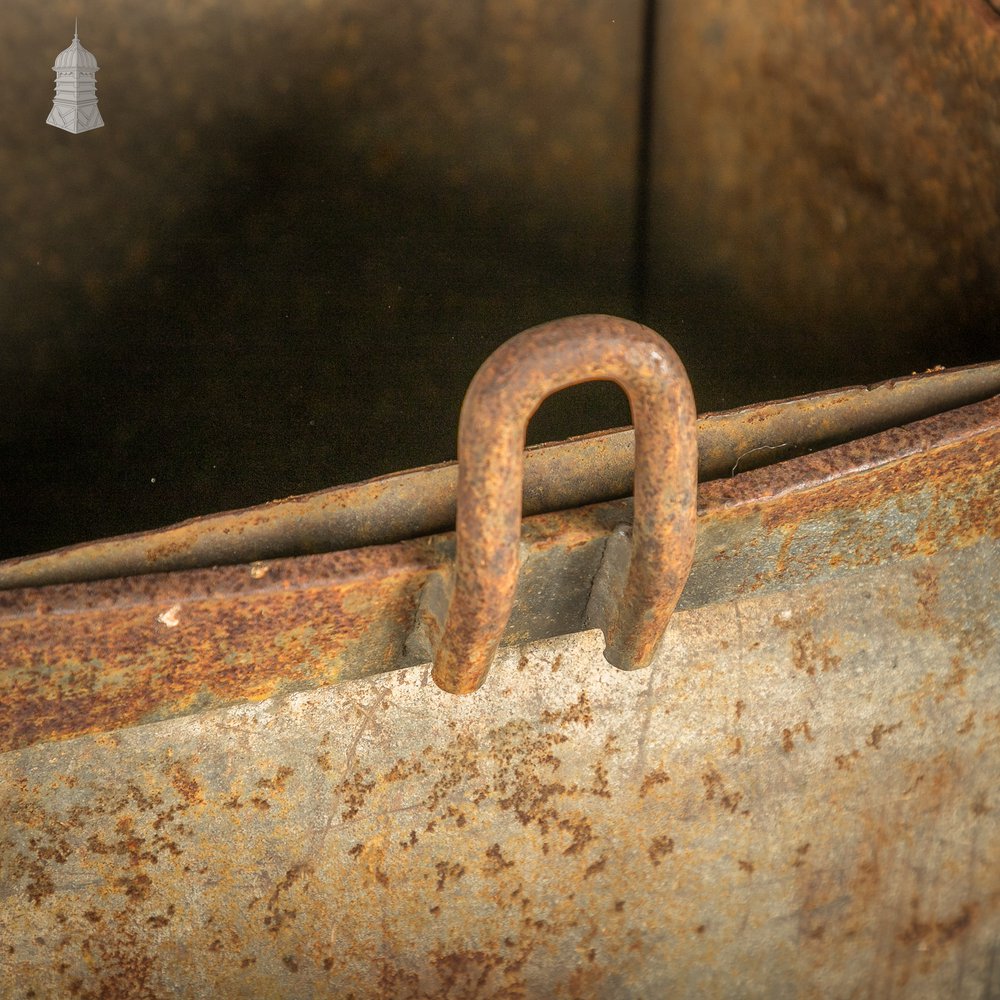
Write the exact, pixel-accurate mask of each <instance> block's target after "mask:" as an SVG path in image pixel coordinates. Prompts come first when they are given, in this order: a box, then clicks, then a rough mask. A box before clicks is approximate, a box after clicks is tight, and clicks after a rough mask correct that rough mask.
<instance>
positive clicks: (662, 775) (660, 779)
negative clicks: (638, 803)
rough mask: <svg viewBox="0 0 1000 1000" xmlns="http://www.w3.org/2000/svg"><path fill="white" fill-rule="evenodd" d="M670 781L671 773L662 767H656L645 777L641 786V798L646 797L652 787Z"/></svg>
mask: <svg viewBox="0 0 1000 1000" xmlns="http://www.w3.org/2000/svg"><path fill="white" fill-rule="evenodd" d="M669 781H670V775H669V774H667V772H666V771H664V770H663V768H662V767H658V768H656V770H655V771H650V772H649V773H648V774H647V775H646V776H645V777H644V778H643V779H642V784H641V785H640V786H639V798H640V799H644V798H645V797H646V796H647V795H648V794H649V793H650V791H652V789H654V788H656V787H657V786H658V785H666V784H668V783H669Z"/></svg>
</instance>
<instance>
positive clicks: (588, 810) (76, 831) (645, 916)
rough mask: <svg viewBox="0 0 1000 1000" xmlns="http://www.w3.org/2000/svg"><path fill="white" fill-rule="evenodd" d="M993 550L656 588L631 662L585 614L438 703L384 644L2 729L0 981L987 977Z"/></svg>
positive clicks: (864, 982)
mask: <svg viewBox="0 0 1000 1000" xmlns="http://www.w3.org/2000/svg"><path fill="white" fill-rule="evenodd" d="M831 518H832V520H831ZM994 529H995V523H994ZM812 530H813V531H815V532H826V533H827V534H828V535H831V536H832V535H835V533H836V530H837V521H836V519H835V518H834V517H833V515H832V514H830V513H827V514H826V515H821V516H818V517H817V518H815V519H814V520H813V521H812ZM997 565H998V564H997V560H996V541H995V538H990V537H986V536H981V537H979V538H978V539H976V540H971V541H970V543H969V544H967V545H964V546H962V547H960V548H958V549H951V550H947V551H945V550H941V551H938V552H937V553H934V554H918V555H914V556H913V557H912V558H899V559H895V560H890V561H888V562H886V563H885V564H883V565H875V566H870V567H865V568H858V569H855V570H854V571H852V572H851V573H848V574H843V575H841V576H839V577H837V578H836V579H830V580H827V581H824V582H817V583H815V584H813V585H811V586H803V587H796V588H793V589H775V590H772V591H771V592H768V593H748V594H746V595H744V596H741V597H738V598H735V599H724V600H720V601H718V602H716V603H712V604H706V605H703V606H702V607H699V608H693V609H689V610H682V611H678V612H677V613H676V614H675V616H674V619H673V621H672V623H671V627H670V629H669V630H668V632H667V638H666V641H665V643H664V645H663V647H662V649H661V651H660V653H659V656H658V659H657V662H656V664H655V666H654V667H653V669H652V670H650V671H646V672H636V673H623V672H619V671H616V670H614V669H612V668H610V667H609V666H608V665H607V664H606V662H605V661H604V660H603V657H602V656H601V644H600V642H599V639H598V636H597V634H596V633H589V632H588V633H584V634H580V635H577V636H573V637H564V638H559V639H553V640H548V641H545V642H541V643H536V644H533V645H530V646H527V647H525V648H523V649H510V650H507V651H505V652H502V653H501V655H500V657H499V659H498V662H497V665H496V666H495V667H494V670H493V672H492V674H491V676H490V682H489V683H488V684H487V685H486V686H485V687H484V688H483V689H481V690H480V691H479V692H477V693H476V694H475V695H473V696H469V697H465V698H456V697H454V696H450V695H446V694H444V693H443V692H441V691H439V690H438V689H437V688H436V687H435V686H434V685H433V684H432V683H431V681H430V677H429V668H427V667H413V668H409V669H406V670H402V671H396V672H393V673H389V674H385V675H381V676H378V677H375V678H369V679H362V680H356V681H349V682H346V683H342V684H339V685H335V686H333V687H328V688H325V689H322V690H317V691H311V692H303V693H299V694H293V695H290V696H288V697H285V698H282V699H278V700H272V701H268V702H264V703H262V704H259V705H256V706H252V707H237V708H230V709H227V710H223V711H217V712H206V713H202V714H200V715H197V716H194V717H192V718H185V719H176V720H170V721H166V722H162V723H157V724H152V725H148V726H141V727H136V728H132V729H128V730H123V731H120V732H116V733H113V734H103V735H96V736H87V737H81V738H77V739H74V740H69V741H65V742H62V743H59V744H49V745H38V746H35V747H31V748H27V749H24V750H20V751H17V752H11V753H8V754H5V755H3V757H2V758H0V769H2V770H0V774H2V779H3V784H2V798H3V801H2V810H3V815H4V816H5V817H7V819H8V822H7V824H6V828H5V829H4V831H3V834H2V835H0V894H2V896H3V908H2V911H0V948H2V950H3V962H2V963H0V991H2V992H3V994H4V995H5V996H12V997H13V996H17V997H22V996H36V997H41V996H77V997H102V998H114V997H123V998H124V997H130V998H132V997H146V998H154V997H155V998H160V997H170V996H192V995H210V996H220V997H236V996H278V995H283V996H293V995H294V996H315V997H321V996H322V997H326V996H329V997H347V996H354V997H356V998H360V997H431V996H435V997H437V996H452V997H473V996H476V997H529V996H552V997H575V996H606V997H612V996H613V997H649V996H668V995H669V996H699V997H700V996H720V997H722V996H726V997H731V996H774V997H817V998H818V997H824V998H825V997H868V996H870V997H902V996H905V997H927V998H937V997H941V996H954V997H970V998H971V997H976V998H979V997H982V996H985V995H990V991H991V990H993V991H995V990H996V989H997V986H998V981H997V977H998V975H1000V970H998V969H997V967H996V962H995V960H994V957H995V948H996V940H997V931H998V913H997V907H998V903H1000V866H998V865H997V863H996V862H997V858H998V856H1000V803H998V802H997V800H996V782H995V777H996V774H997V769H998V766H1000V741H998V720H1000V690H998V674H997V670H996V665H997V655H998V635H997V621H996V601H995V597H996V592H997V587H998V586H1000V578H998V570H997Z"/></svg>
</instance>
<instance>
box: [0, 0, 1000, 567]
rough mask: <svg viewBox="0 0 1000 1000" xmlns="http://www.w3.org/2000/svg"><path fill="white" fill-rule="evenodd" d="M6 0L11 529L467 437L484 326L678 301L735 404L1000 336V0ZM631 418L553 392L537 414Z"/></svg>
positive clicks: (697, 377) (692, 357) (623, 410)
mask: <svg viewBox="0 0 1000 1000" xmlns="http://www.w3.org/2000/svg"><path fill="white" fill-rule="evenodd" d="M75 13H76V9H75V8H73V7H72V5H66V4H52V5H47V6H46V7H45V9H44V11H43V10H42V8H39V6H38V5H37V3H35V2H34V0H6V2H5V3H4V5H3V11H2V12H0V45H2V46H4V51H3V58H2V59H0V80H2V83H3V92H4V94H5V95H6V97H5V109H4V119H5V121H4V131H5V133H6V135H5V139H4V142H3V143H2V144H0V183H2V184H3V190H4V197H3V199H2V200H0V222H2V239H3V244H2V246H3V249H2V253H0V310H2V312H0V320H2V322H0V351H2V355H0V361H2V378H3V384H2V385H0V390H2V393H3V401H4V405H3V408H2V421H0V462H2V469H3V473H2V495H0V556H13V555H18V554H23V553H27V552H33V551H41V550H45V549H48V548H53V547H56V546H60V545H66V544H70V543H73V542H78V541H83V540H86V539H90V538H96V537H100V536H103V535H109V534H117V533H121V532H126V531H136V530H140V529H145V528H150V527H155V526H158V525H162V524H166V523H170V522H172V521H176V520H179V519H182V518H186V517H190V516H193V515H196V514H200V513H208V512H211V511H216V510H222V509H226V508H231V507H239V506H246V505H250V504H256V503H259V502H263V501H266V500H270V499H273V498H275V497H279V496H285V495H288V494H291V493H300V492H305V491H310V490H315V489H320V488H323V487H325V486H329V485H333V484H337V483H344V482H350V481H354V480H358V479H362V478H365V477H369V476H373V475H377V474H380V473H384V472H388V471H393V470H397V469H403V468H407V467H412V466H416V465H421V464H425V463H430V462H436V461H441V460H445V459H449V458H452V457H454V453H455V431H456V426H457V419H458V411H459V406H460V403H461V399H462V394H463V392H464V390H465V387H466V385H467V384H468V381H469V379H470V378H471V376H472V375H473V373H474V371H475V370H476V368H477V367H478V365H479V364H480V363H481V362H482V360H483V359H484V358H485V357H486V356H487V355H488V354H489V353H490V351H491V350H492V349H493V348H495V347H496V346H497V345H498V344H500V343H501V342H502V341H504V340H505V339H507V338H508V337H510V336H511V335H513V334H514V333H516V332H517V331H519V330H521V329H523V328H525V327H528V326H531V325H533V324H536V323H539V322H542V321H545V320H549V319H553V318H556V317H559V316H562V315H567V314H572V313H580V312H607V313H614V314H618V315H622V316H626V317H630V318H633V319H638V320H641V321H642V322H645V323H647V324H648V325H650V326H652V327H653V328H655V329H657V330H658V331H660V332H661V333H663V334H664V335H665V336H666V337H667V338H668V339H669V340H670V341H671V342H672V343H673V345H674V346H675V348H676V350H677V351H678V353H679V354H680V356H681V358H682V360H683V361H684V362H685V364H686V365H687V368H688V371H689V374H690V376H691V379H692V383H693V385H694V389H695V396H696V399H697V401H698V406H699V410H701V411H705V410H710V409H720V408H728V407H733V406H737V405H740V404H744V403H748V402H753V401H758V400H763V399H768V398H778V397H782V396H787V395H792V394H797V393H805V392H810V391H814V390H817V389H822V388H828V387H833V386H837V385H843V384H850V383H858V382H871V381H876V380H879V379H883V378H889V377H892V376H895V375H900V374H908V373H910V372H912V371H919V370H923V369H926V368H930V367H933V366H936V365H945V366H951V365H957V364H964V363H969V362H973V361H977V360H986V359H989V358H994V357H996V356H997V355H1000V349H998V340H1000V337H998V314H1000V310H998V304H1000V168H998V164H1000V16H998V15H997V13H996V12H995V11H994V9H993V7H992V6H991V5H990V4H989V3H987V2H986V0H968V2H963V3H949V4H944V3H930V4H929V3H923V2H918V0H906V2H903V3H898V4H890V5H874V6H869V5H860V4H857V3H856V2H849V0H835V2H832V3H829V4H810V3H807V2H806V0H796V2H792V0H778V2H776V3H772V4H767V5H763V6H762V5H760V4H755V3H752V2H750V0H727V2H725V3H723V2H721V0H708V2H705V3H701V4H686V3H682V2H680V0H642V2H639V0H636V2H630V0H588V2H583V3H581V2H578V0H573V2H552V0H548V2H546V3H534V2H519V3H498V2H490V0H468V2H466V0H463V2H458V0H422V2H419V3H406V4H399V3H395V2H390V0H377V2H371V0H364V2H362V0H354V2H350V0H285V2H282V3H278V2H276V0H242V2H239V3H236V2H232V3H228V4H218V3H211V2H207V0H188V2H185V3H184V4H172V5H171V4H164V3H162V2H159V0H142V2H139V3H135V4H131V5H127V6H122V5H120V4H117V3H113V2H111V0H93V2H91V3H89V4H88V5H87V8H86V10H85V11H81V13H82V19H81V22H80V38H81V40H82V42H83V44H84V45H85V46H86V47H87V48H89V49H90V50H91V51H92V52H93V53H94V54H95V55H96V57H97V59H98V62H99V64H100V66H101V70H100V72H99V73H98V76H97V84H98V88H97V92H98V98H99V101H100V107H101V111H102V114H103V117H104V120H105V122H106V125H105V127H104V128H102V129H99V130H96V131H93V132H90V133H84V134H81V135H72V134H69V133H66V132H63V131H60V130H58V129H55V128H52V127H51V126H48V125H46V124H45V117H46V114H47V113H48V109H49V105H50V101H51V95H52V83H53V74H52V72H51V69H50V67H51V66H52V62H53V60H54V57H55V55H56V54H57V53H58V52H59V51H60V50H61V49H63V48H65V47H66V46H67V45H68V44H69V42H70V39H71V37H72V28H73V16H74V14H75ZM627 422H628V411H627V407H626V404H625V401H624V399H623V397H622V396H621V395H620V393H619V391H618V390H617V389H615V388H614V387H612V386H608V385H591V386H582V387H578V388H576V389H573V390H571V391H569V392H567V393H564V394H563V395H562V396H560V397H556V398H554V399H552V400H550V401H549V402H547V403H546V404H545V405H544V407H543V408H542V410H541V412H540V413H539V414H538V416H537V417H536V418H535V420H534V421H533V424H532V428H531V435H530V439H531V440H533V441H538V440H546V439H556V438H560V437H565V436H568V435H570V434H575V433H582V432H585V431H589V430H596V429H600V428H604V427H611V426H617V425H622V424H625V423H627Z"/></svg>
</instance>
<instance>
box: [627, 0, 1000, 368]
mask: <svg viewBox="0 0 1000 1000" xmlns="http://www.w3.org/2000/svg"><path fill="white" fill-rule="evenodd" d="M658 11H659V18H660V22H659V30H658V32H657V38H658V42H659V47H658V52H657V77H656V82H657V93H656V103H655V111H656V114H655V120H654V128H655V140H654V157H653V171H654V186H653V215H652V220H651V235H652V238H653V244H654V245H653V251H652V255H651V256H652V260H653V262H654V266H653V268H652V270H651V274H650V283H651V289H650V291H651V295H652V299H653V302H652V304H651V313H650V314H649V315H647V316H646V317H645V320H646V322H648V323H650V325H652V326H654V327H656V328H660V326H661V323H660V316H669V315H670V314H671V313H672V312H674V311H676V310H677V308H678V306H677V304H676V303H677V300H678V298H680V297H682V296H686V297H687V300H688V301H690V300H691V298H697V299H698V300H699V311H700V323H699V325H698V329H699V330H700V331H702V333H703V335H704V332H705V331H706V330H708V331H710V333H709V334H708V339H709V341H710V342H712V343H716V337H718V338H720V341H719V342H730V341H728V340H727V337H728V336H729V334H728V333H727V331H728V330H731V328H732V326H733V323H734V317H739V319H738V320H737V321H736V325H737V327H738V328H739V329H740V330H741V331H745V330H747V329H748V328H754V327H757V328H758V329H759V330H761V331H762V332H763V331H766V333H765V334H764V336H762V337H760V340H761V341H764V342H765V343H761V344H759V345H758V344H755V346H754V348H753V350H754V352H755V353H754V356H755V357H757V358H760V353H758V352H762V351H766V350H767V349H768V345H769V344H770V345H773V347H774V350H773V354H772V355H771V357H772V359H773V364H774V365H776V366H780V365H782V364H784V362H785V359H786V358H787V357H788V355H789V351H790V350H794V351H795V355H796V365H797V366H798V365H810V366H815V369H818V370H820V371H821V370H822V369H823V368H829V367H831V366H835V365H836V363H837V361H836V358H837V356H840V357H841V358H843V357H844V356H852V355H863V356H864V357H865V358H868V359H872V360H875V359H880V358H886V357H890V356H891V355H892V353H893V351H895V350H898V347H899V345H900V344H901V343H907V344H909V345H910V350H911V351H913V355H912V356H914V357H925V358H926V359H927V361H926V364H934V363H941V362H943V363H946V364H947V363H948V362H949V358H951V359H953V361H952V363H953V362H954V360H956V359H957V358H958V357H960V356H962V353H961V352H967V351H969V350H975V349H976V345H978V349H979V350H983V351H984V354H983V355H980V356H981V357H986V356H988V353H985V352H989V351H990V350H991V346H990V345H995V344H996V343H997V342H998V337H1000V326H998V316H997V302H998V301H1000V201H998V199H997V196H996V181H997V173H996V168H995V164H997V163H998V162H1000V17H998V16H997V15H996V14H995V13H994V12H993V11H991V10H990V8H989V6H988V5H987V4H986V3H984V2H983V0H957V2H956V0H890V2H887V3H883V4H879V5H877V7H874V8H872V7H868V6H866V5H864V4H859V3H858V2H857V0H830V2H827V3H822V4H815V3H810V2H809V0H775V2H774V3H770V4H768V5H767V6H766V8H762V7H761V5H760V4H759V3H756V2H754V0H707V2H705V3H683V2H676V0H673V2H667V0H665V2H662V3H659V4H658ZM803 342H806V343H808V345H809V351H808V352H803V351H801V349H800V347H801V344H802V343H803ZM676 346H678V347H679V348H680V345H679V344H678V345H676ZM956 352H960V353H956ZM806 353H807V354H808V357H802V355H804V354H806ZM682 355H683V356H684V357H685V361H686V362H688V368H689V370H693V369H692V365H691V363H690V361H689V360H688V355H687V354H684V353H683V352H682ZM965 356H968V355H967V354H966V355H965ZM840 380H841V381H842V380H843V379H842V378H841V379H840ZM695 384H696V385H697V382H696V383H695Z"/></svg>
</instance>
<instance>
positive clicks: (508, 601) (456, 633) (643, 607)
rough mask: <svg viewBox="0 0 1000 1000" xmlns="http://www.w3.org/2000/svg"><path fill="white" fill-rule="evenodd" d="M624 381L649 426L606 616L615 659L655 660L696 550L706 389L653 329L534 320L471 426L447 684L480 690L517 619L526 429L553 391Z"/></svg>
mask: <svg viewBox="0 0 1000 1000" xmlns="http://www.w3.org/2000/svg"><path fill="white" fill-rule="evenodd" d="M593 380H607V381H612V382H617V383H618V384H619V385H620V386H621V387H622V388H623V389H624V390H625V393H626V395H627V396H628V400H629V405H630V406H631V409H632V420H633V423H634V424H635V487H634V495H635V512H634V520H633V529H632V558H631V561H630V565H629V569H628V577H627V581H626V583H625V586H624V593H623V595H622V597H621V599H620V600H619V601H618V602H617V604H616V606H615V608H614V610H613V612H612V613H611V614H610V615H609V620H608V621H607V622H606V623H605V624H604V635H605V640H606V643H607V647H606V649H605V657H606V658H607V659H608V661H609V662H611V663H613V664H614V665H615V666H618V667H621V668H623V669H625V670H631V669H635V668H636V667H642V666H645V665H646V664H648V663H649V661H650V659H651V658H652V655H653V653H654V651H655V649H656V645H657V643H658V642H659V640H660V637H661V636H662V635H663V631H664V629H665V628H666V626H667V622H668V621H669V620H670V615H671V614H672V612H673V610H674V607H675V605H676V604H677V600H678V598H679V597H680V594H681V590H682V589H683V588H684V583H685V581H686V580H687V575H688V572H689V571H690V568H691V561H692V559H693V557H694V537H695V501H696V491H697V479H698V462H697V450H698V444H697V437H696V432H695V408H694V397H693V395H692V393H691V385H690V383H689V382H688V379H687V374H686V373H685V371H684V366H683V365H682V364H681V362H680V359H679V358H678V357H677V355H676V354H675V353H674V351H673V349H672V348H671V347H670V345H669V344H667V342H666V341H665V340H663V339H662V338H661V337H660V336H659V335H658V334H656V333H654V332H653V331H652V330H649V329H647V328H646V327H644V326H640V325H639V324H638V323H632V322H630V321H629V320H624V319H616V318H614V317H611V316H574V317H571V318H569V319H562V320H557V321H555V322H553V323H546V324H544V325H542V326H537V327H534V328H533V329H531V330H526V331H525V332H524V333H521V334H518V335H517V336H516V337H514V338H513V339H512V340H509V341H508V342H507V343H506V344H504V345H503V346H502V347H500V348H499V349H498V350H497V351H495V352H494V353H493V354H492V355H491V356H490V357H489V358H488V359H487V360H486V362H485V363H484V364H483V366H482V367H481V368H480V369H479V371H478V372H477V373H476V376H475V378H473V380H472V383H471V385H470V386H469V391H468V392H467V393H466V396H465V401H464V402H463V404H462V415H461V418H460V420H459V430H458V464H459V473H458V511H457V519H456V528H457V545H458V551H457V555H456V561H455V580H454V587H453V590H452V594H451V600H450V604H449V607H448V613H447V618H446V620H445V625H444V633H443V636H442V638H441V643H440V645H439V647H438V649H437V654H436V656H435V658H434V671H433V677H434V681H435V683H436V684H437V685H438V686H439V687H441V688H443V689H444V690H445V691H450V692H453V693H455V694H464V693H467V692H470V691H475V690H476V689H477V688H478V687H479V686H480V685H481V684H482V682H483V680H484V679H485V678H486V674H487V672H488V670H489V668H490V664H491V663H492V662H493V657H494V655H495V654H496V650H497V646H498V645H499V642H500V637H501V636H502V634H503V631H504V628H505V627H506V625H507V620H508V619H509V618H510V613H511V609H512V607H513V604H514V591H515V588H516V586H517V576H518V540H519V538H520V529H521V490H522V474H523V463H524V437H525V431H526V430H527V426H528V421H529V420H530V419H531V416H532V414H533V413H534V412H535V410H537V409H538V407H539V406H540V405H541V403H542V402H543V401H544V400H545V399H546V398H547V397H549V396H550V395H552V394H553V393H555V392H558V391H559V390H560V389H565V388H567V387H568V386H571V385H576V384H578V383H580V382H589V381H593Z"/></svg>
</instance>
